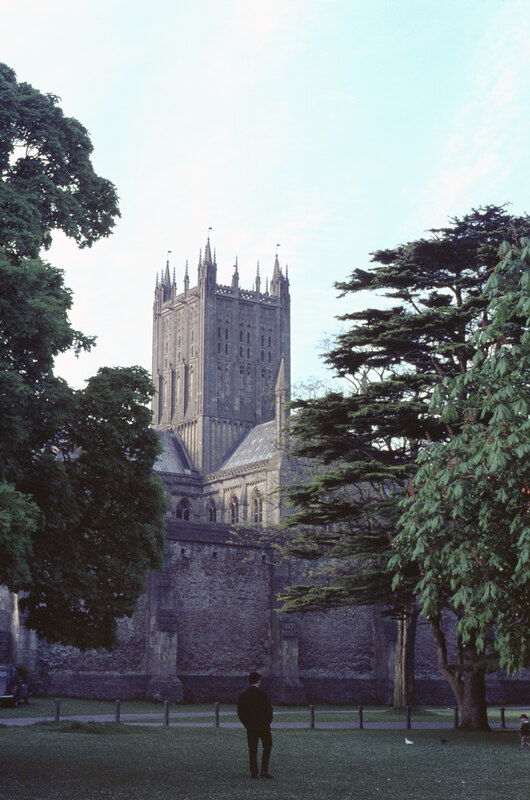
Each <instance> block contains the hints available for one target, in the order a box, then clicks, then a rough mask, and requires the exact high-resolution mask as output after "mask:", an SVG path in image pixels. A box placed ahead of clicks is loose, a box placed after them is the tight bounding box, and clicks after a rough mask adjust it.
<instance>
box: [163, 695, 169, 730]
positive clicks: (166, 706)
mask: <svg viewBox="0 0 530 800" xmlns="http://www.w3.org/2000/svg"><path fill="white" fill-rule="evenodd" d="M164 725H165V726H166V728H167V726H168V725H169V700H164Z"/></svg>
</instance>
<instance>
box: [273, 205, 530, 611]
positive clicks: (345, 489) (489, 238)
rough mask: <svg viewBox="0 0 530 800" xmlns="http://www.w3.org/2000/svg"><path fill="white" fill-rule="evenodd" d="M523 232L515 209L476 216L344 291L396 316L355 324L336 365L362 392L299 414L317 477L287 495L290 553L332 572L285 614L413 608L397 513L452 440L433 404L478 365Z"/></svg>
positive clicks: (317, 402) (298, 436) (384, 259)
mask: <svg viewBox="0 0 530 800" xmlns="http://www.w3.org/2000/svg"><path fill="white" fill-rule="evenodd" d="M514 228H517V229H518V230H521V231H523V232H524V231H526V230H528V229H530V221H529V220H528V218H527V217H522V218H514V217H512V216H510V215H509V214H508V213H507V211H506V209H505V208H498V207H494V206H488V207H486V208H481V209H478V210H473V211H472V212H471V213H470V214H467V215H466V216H464V217H462V218H461V219H458V218H455V219H452V220H451V222H450V225H449V226H447V227H446V228H442V229H437V230H433V231H431V232H430V234H431V235H430V237H429V238H425V239H420V240H417V241H413V242H409V243H407V244H404V245H400V246H398V247H396V248H393V249H391V250H382V251H377V252H375V253H374V254H373V256H372V261H373V262H374V263H375V266H374V267H373V268H372V269H371V270H362V269H356V270H354V272H353V274H352V276H351V278H350V279H349V280H348V281H347V282H344V283H340V284H338V285H337V286H338V288H339V289H340V290H341V292H342V294H358V293H361V292H363V293H364V292H370V296H371V297H373V296H374V293H375V294H379V295H380V296H382V297H383V298H384V299H385V306H384V307H383V308H375V307H370V308H366V309H365V310H362V311H355V312H352V313H350V314H346V315H344V316H343V317H342V320H343V321H344V322H346V323H347V324H348V328H347V329H346V330H345V331H344V332H343V333H341V334H340V335H339V336H338V337H337V340H336V343H335V347H334V348H333V349H331V350H330V351H329V353H328V355H327V356H326V361H327V363H328V364H329V365H330V367H332V368H333V370H334V371H335V373H336V374H337V375H338V376H339V377H341V378H344V379H346V380H348V381H349V382H350V384H351V386H352V391H351V392H350V393H347V392H342V393H341V392H328V393H327V394H325V395H324V396H322V397H317V398H311V399H307V400H297V401H296V402H295V403H294V404H293V405H294V408H295V409H296V412H297V413H296V414H294V415H293V417H292V421H291V433H292V441H293V443H294V452H295V454H297V455H299V456H304V457H306V458H308V459H310V463H311V464H312V465H313V466H312V467H311V469H310V472H311V477H310V480H309V481H306V482H304V481H293V482H292V485H291V486H290V487H289V488H288V496H289V498H290V501H291V503H292V505H293V507H294V509H295V510H294V511H293V513H292V514H291V516H290V517H289V519H288V520H287V524H288V526H290V527H292V528H293V529H294V534H293V537H292V538H291V539H289V542H288V544H287V546H286V549H287V551H288V552H289V553H290V554H291V555H294V556H301V557H305V558H307V557H309V558H313V559H317V558H322V557H325V558H328V559H330V560H331V567H330V568H329V567H328V568H327V569H326V570H325V572H324V573H323V574H321V575H320V579H319V578H318V576H316V577H315V580H314V583H313V584H312V585H307V586H298V587H292V588H291V589H290V590H289V591H288V592H287V593H286V594H285V598H286V601H287V604H286V609H289V610H301V609H304V608H314V607H323V606H326V605H339V604H349V603H354V604H357V603H373V602H376V603H379V604H382V605H383V606H385V607H386V608H388V607H391V608H394V609H399V608H402V607H403V604H405V605H407V604H408V603H409V602H410V598H411V595H412V586H413V584H414V582H415V572H414V565H411V572H410V575H408V576H407V580H404V581H403V582H402V583H401V584H400V586H399V587H394V588H392V583H391V574H390V573H389V572H388V570H387V563H388V559H389V557H390V555H391V548H390V541H391V540H392V538H393V536H394V535H395V533H396V524H397V519H398V517H399V513H400V512H399V509H398V505H397V501H398V500H399V498H400V497H401V496H402V492H403V487H404V486H405V485H406V482H407V480H408V479H409V478H410V477H412V476H413V475H414V472H415V470H416V466H415V459H416V456H417V454H418V451H419V448H420V447H421V444H422V443H423V442H425V441H426V440H434V441H436V440H442V439H444V438H445V437H446V436H447V426H446V424H445V423H444V422H443V421H442V420H440V419H439V417H438V416H437V415H435V414H433V413H431V412H430V411H429V401H430V398H431V396H432V393H433V391H434V389H435V387H436V385H437V384H438V383H439V382H440V380H442V379H443V378H444V377H451V376H454V375H456V374H463V373H465V371H466V369H467V366H468V365H469V363H470V359H471V358H472V356H473V352H474V351H473V345H472V336H473V333H474V331H475V330H477V328H478V327H479V326H480V325H481V324H483V322H484V320H485V319H486V306H487V301H486V300H485V298H484V297H483V287H484V284H485V282H486V280H487V279H488V276H489V275H490V274H491V272H492V270H493V269H494V266H495V264H496V261H497V250H498V247H499V245H500V243H501V242H502V241H503V239H504V238H505V237H507V236H511V235H512V231H513V229H514ZM388 301H390V304H388ZM396 301H397V302H396ZM398 589H399V591H396V590H398Z"/></svg>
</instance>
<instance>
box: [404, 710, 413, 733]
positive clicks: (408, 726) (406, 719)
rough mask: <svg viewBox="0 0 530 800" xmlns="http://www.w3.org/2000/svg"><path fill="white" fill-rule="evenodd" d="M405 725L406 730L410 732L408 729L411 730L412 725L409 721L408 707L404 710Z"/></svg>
mask: <svg viewBox="0 0 530 800" xmlns="http://www.w3.org/2000/svg"><path fill="white" fill-rule="evenodd" d="M405 723H406V726H407V730H408V731H410V729H411V728H412V723H411V721H410V706H407V707H406V708H405Z"/></svg>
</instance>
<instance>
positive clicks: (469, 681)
mask: <svg viewBox="0 0 530 800" xmlns="http://www.w3.org/2000/svg"><path fill="white" fill-rule="evenodd" d="M470 656H471V658H472V657H473V656H476V652H475V651H474V649H473V650H472V651H471V653H470V652H469V651H468V650H467V649H466V650H464V663H466V662H467V663H469V661H470V660H471V658H470ZM462 680H463V684H464V691H463V694H462V702H461V704H460V706H459V711H460V720H461V721H460V727H461V728H465V729H467V730H469V731H489V730H490V726H489V724H488V708H487V704H486V675H485V672H484V670H483V669H477V670H470V671H469V672H468V671H466V672H464V673H463V674H462Z"/></svg>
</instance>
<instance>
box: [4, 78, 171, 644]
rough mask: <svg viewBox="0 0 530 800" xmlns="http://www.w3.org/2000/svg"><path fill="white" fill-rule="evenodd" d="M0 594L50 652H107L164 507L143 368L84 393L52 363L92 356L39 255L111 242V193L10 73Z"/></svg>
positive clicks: (80, 143) (62, 128) (105, 373)
mask: <svg viewBox="0 0 530 800" xmlns="http://www.w3.org/2000/svg"><path fill="white" fill-rule="evenodd" d="M0 100H1V102H0V174H1V180H0V584H3V585H5V586H7V587H8V588H9V589H10V590H11V591H13V592H21V591H22V592H23V593H24V594H23V597H22V598H21V599H20V607H21V608H22V609H23V610H24V612H25V614H26V620H25V621H26V624H27V625H28V626H29V627H30V628H34V629H35V630H36V631H37V633H38V634H39V635H41V636H45V637H46V638H48V639H49V640H50V641H62V642H65V643H68V644H74V645H77V646H78V647H81V648H86V647H99V646H104V647H111V646H112V645H113V644H115V642H116V618H117V617H119V616H122V615H124V614H131V613H132V611H133V610H134V607H135V603H136V600H137V598H138V596H139V594H140V593H141V591H142V589H143V587H144V583H145V579H146V575H147V572H148V570H149V569H151V568H153V567H156V566H157V565H158V564H159V561H160V555H161V551H162V539H163V514H164V501H163V494H162V489H161V486H160V485H159V484H158V482H157V481H156V480H155V478H154V476H153V473H152V466H153V463H154V459H155V457H156V454H157V452H158V446H159V445H158V440H157V437H156V434H154V433H153V432H152V431H151V430H150V429H149V423H150V414H149V411H148V409H147V404H148V402H149V399H150V397H151V395H152V392H153V387H152V384H151V381H150V379H149V376H148V375H147V373H146V372H145V371H144V370H142V369H140V368H138V367H131V368H117V369H103V370H100V371H99V373H98V375H97V376H95V377H93V378H91V379H90V381H88V384H87V386H86V388H85V389H83V390H82V391H75V390H73V389H72V388H71V387H70V386H68V385H67V383H66V382H65V381H64V380H62V379H60V378H58V377H57V376H56V375H54V371H53V369H54V359H55V357H56V356H57V355H58V354H59V353H63V352H65V351H67V350H69V349H73V350H74V351H75V352H76V353H78V352H79V351H81V350H88V349H90V347H91V346H92V345H93V342H94V340H93V338H91V337H87V336H85V335H83V334H82V333H80V332H79V331H76V330H74V329H73V328H72V326H71V325H70V321H69V319H68V311H69V309H70V307H71V304H72V297H71V292H70V291H69V290H68V289H67V288H66V287H65V286H64V282H63V274H62V272H61V271H60V270H58V269H56V268H54V267H52V266H50V265H49V264H46V263H45V262H44V261H42V260H41V259H40V258H39V257H38V252H39V250H40V248H41V247H47V246H48V245H49V244H50V241H51V232H52V230H53V229H56V228H60V229H62V230H63V231H64V232H65V233H66V234H67V235H68V236H71V237H73V238H74V239H75V240H76V241H77V242H78V243H79V245H80V246H85V245H87V246H88V245H90V244H92V242H94V241H95V240H97V239H98V238H100V237H101V236H106V235H108V234H109V233H110V231H111V229H112V226H113V224H114V218H115V217H116V216H117V215H118V209H117V205H116V194H115V190H114V187H113V186H112V184H110V183H109V182H108V181H106V180H104V179H102V178H98V176H96V175H95V173H94V171H93V169H92V165H91V163H90V153H91V151H92V145H91V143H90V140H89V138H88V135H87V133H86V131H85V130H84V128H83V127H82V126H81V125H80V124H79V123H78V122H77V121H76V120H72V119H67V118H65V117H64V115H63V113H62V111H61V110H60V109H59V108H58V107H57V98H56V97H54V96H51V95H42V94H41V93H40V92H37V91H36V90H34V89H33V88H32V87H31V86H29V85H27V84H17V82H16V79H15V75H14V73H13V72H12V70H10V69H9V68H8V67H5V65H0Z"/></svg>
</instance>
